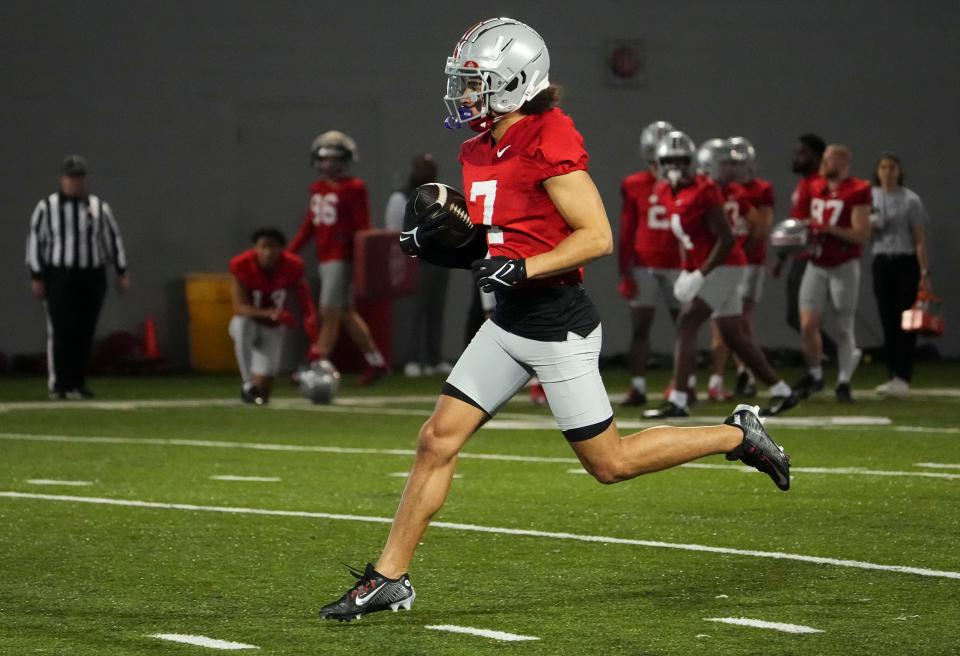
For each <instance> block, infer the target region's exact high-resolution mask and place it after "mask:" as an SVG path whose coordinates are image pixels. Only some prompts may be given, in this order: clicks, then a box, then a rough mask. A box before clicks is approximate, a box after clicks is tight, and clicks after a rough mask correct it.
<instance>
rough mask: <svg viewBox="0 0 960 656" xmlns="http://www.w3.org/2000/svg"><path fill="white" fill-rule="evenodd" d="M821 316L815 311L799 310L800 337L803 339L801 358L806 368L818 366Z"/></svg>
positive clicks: (821, 346)
mask: <svg viewBox="0 0 960 656" xmlns="http://www.w3.org/2000/svg"><path fill="white" fill-rule="evenodd" d="M821 321H822V315H821V313H820V312H816V311H815V310H800V335H801V337H802V338H803V358H804V360H806V363H807V366H808V367H815V366H820V362H821V360H822V359H823V343H822V342H821V340H820V323H821Z"/></svg>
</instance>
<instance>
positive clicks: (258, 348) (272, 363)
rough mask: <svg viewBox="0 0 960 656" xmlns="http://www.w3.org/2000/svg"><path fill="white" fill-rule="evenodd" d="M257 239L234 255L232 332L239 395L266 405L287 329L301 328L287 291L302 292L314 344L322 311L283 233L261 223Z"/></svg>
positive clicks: (306, 325)
mask: <svg viewBox="0 0 960 656" xmlns="http://www.w3.org/2000/svg"><path fill="white" fill-rule="evenodd" d="M252 239H253V248H251V249H249V250H246V251H244V252H242V253H240V254H239V255H237V256H236V257H234V258H233V259H232V260H230V273H231V274H233V287H232V295H233V311H234V316H233V318H232V319H231V320H230V336H231V337H232V338H233V343H234V348H235V349H236V353H237V364H238V365H239V367H240V375H241V377H242V378H243V388H242V389H241V391H240V398H241V399H243V401H244V402H245V403H254V404H256V405H264V404H265V403H267V402H268V401H269V400H270V392H271V390H272V389H273V379H274V377H275V376H276V375H277V370H278V369H279V367H280V357H281V355H282V354H283V339H284V336H285V335H286V332H287V329H288V328H295V327H296V319H295V318H294V316H293V313H292V312H290V310H288V309H287V297H288V295H289V294H290V293H291V292H292V293H294V294H296V296H297V301H298V302H299V305H300V312H301V314H302V315H303V329H304V330H305V331H306V333H307V337H309V338H310V341H311V343H312V342H315V341H316V339H317V315H316V312H315V310H314V307H313V301H312V300H311V299H310V288H309V287H308V286H307V281H306V280H304V277H303V262H301V261H300V258H299V257H297V256H296V255H294V254H293V253H287V252H285V251H284V250H283V246H284V244H285V243H286V239H285V238H284V236H283V233H282V232H280V231H279V230H277V229H276V228H260V229H259V230H257V231H256V232H254V233H253V238H252Z"/></svg>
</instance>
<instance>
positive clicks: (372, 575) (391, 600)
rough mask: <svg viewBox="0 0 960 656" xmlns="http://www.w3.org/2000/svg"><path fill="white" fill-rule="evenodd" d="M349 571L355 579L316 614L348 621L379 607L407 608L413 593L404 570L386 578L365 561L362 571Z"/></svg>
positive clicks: (388, 608) (394, 610) (374, 611)
mask: <svg viewBox="0 0 960 656" xmlns="http://www.w3.org/2000/svg"><path fill="white" fill-rule="evenodd" d="M349 569H350V573H351V574H352V575H353V576H355V577H356V578H357V582H356V583H355V584H354V585H353V587H352V588H350V589H349V590H348V591H347V594H345V595H343V596H342V597H340V599H338V600H337V601H335V602H333V603H330V604H327V605H326V606H324V607H323V608H321V609H320V617H322V618H323V619H325V620H339V621H341V622H350V621H352V620H358V619H360V618H361V617H363V616H364V615H366V614H367V613H376V612H377V611H381V610H392V611H393V612H394V613H396V612H397V611H398V610H399V609H401V608H403V609H405V610H410V607H411V606H412V605H413V600H414V599H416V598H417V593H416V592H415V591H414V589H413V586H412V585H411V584H410V577H408V576H407V575H406V574H404V575H403V576H401V577H400V578H398V579H388V578H387V577H385V576H384V575H383V574H380V573H379V572H377V570H375V569H373V564H372V563H367V568H366V570H364V571H363V573H361V572H359V571H357V570H355V569H354V568H352V567H350V568H349Z"/></svg>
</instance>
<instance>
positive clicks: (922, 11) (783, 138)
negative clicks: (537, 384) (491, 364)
mask: <svg viewBox="0 0 960 656" xmlns="http://www.w3.org/2000/svg"><path fill="white" fill-rule="evenodd" d="M478 12H480V13H482V14H483V15H480V13H478ZM498 14H499V15H510V16H514V17H516V18H519V19H521V20H524V21H527V22H529V23H531V24H533V25H534V26H536V27H537V28H538V29H539V30H540V31H541V33H542V34H543V36H544V37H545V39H546V40H547V42H548V44H549V46H550V48H551V56H552V71H551V76H552V78H553V80H554V81H556V82H558V83H561V84H563V85H564V87H565V101H564V106H565V108H566V110H567V111H568V112H569V113H571V114H572V115H573V117H574V119H575V120H576V123H577V126H578V128H579V129H580V131H581V132H582V133H583V134H584V137H585V139H586V143H587V147H588V149H589V151H590V154H591V172H592V174H593V176H594V178H595V180H596V182H597V184H598V186H599V188H600V191H601V193H602V195H603V197H604V199H605V201H606V205H607V211H608V213H609V214H610V218H611V220H612V221H613V223H614V224H615V226H616V224H617V223H618V222H619V181H620V180H621V179H622V177H623V176H624V175H625V174H627V173H629V172H631V171H632V170H635V169H636V168H637V167H638V166H639V164H640V163H639V161H638V158H637V153H636V143H637V137H638V133H639V129H640V127H641V126H642V125H643V124H645V123H647V122H649V121H651V120H654V119H660V118H666V119H668V120H670V121H672V122H674V123H675V124H676V125H678V126H681V127H682V128H683V129H685V130H686V131H688V132H689V133H690V134H691V136H693V137H694V139H695V140H697V141H700V140H702V139H705V138H707V137H710V136H726V135H731V134H744V135H746V136H748V137H749V138H751V139H752V140H753V142H754V144H755V145H756V146H757V149H758V151H759V155H760V166H761V173H762V174H763V175H764V176H765V177H768V178H770V179H771V180H772V181H773V182H774V183H775V185H776V188H777V201H778V205H779V207H778V215H782V214H784V212H785V208H786V206H787V204H788V202H789V194H790V190H791V189H792V186H793V184H794V178H793V177H792V175H791V174H790V172H789V157H790V149H791V147H792V144H793V141H794V138H795V137H796V136H797V135H798V134H800V133H802V132H806V131H817V132H820V133H821V134H823V135H824V136H825V137H826V138H827V139H828V140H829V141H840V142H843V143H846V144H848V145H849V146H850V147H851V148H852V149H853V151H854V153H855V157H856V163H855V169H856V173H858V174H860V175H867V174H868V172H869V169H870V167H871V165H872V163H873V160H874V159H875V157H876V155H877V153H879V152H880V151H881V150H886V149H892V150H895V151H897V152H898V153H900V154H901V155H902V157H903V159H904V162H905V165H906V170H907V175H908V178H909V181H908V184H909V186H911V187H912V188H914V189H915V190H916V191H918V192H919V193H920V195H921V196H922V197H923V198H924V200H925V201H926V203H927V206H928V208H929V210H930V213H931V215H932V216H933V219H934V224H933V226H932V227H931V230H930V232H931V236H932V239H931V260H932V266H933V269H934V282H935V285H936V289H937V291H938V292H939V293H941V294H942V295H943V296H945V297H946V298H947V299H957V298H958V296H960V295H958V293H957V292H958V291H960V275H958V274H960V267H958V265H957V261H956V257H955V255H954V253H955V252H956V246H957V245H958V239H960V229H958V227H957V225H956V220H957V217H956V210H957V207H956V206H957V202H956V198H957V194H956V189H955V188H953V186H952V185H953V184H956V180H957V173H958V171H957V166H956V157H957V153H960V127H958V120H957V117H958V116H960V103H958V94H960V91H958V89H960V80H958V71H960V54H958V52H960V49H958V47H957V41H956V39H957V29H958V26H960V4H958V3H957V2H956V1H950V2H924V3H905V2H883V1H882V2H844V3H840V2H824V1H822V0H804V1H803V2H799V1H798V2H776V1H757V0H754V1H750V2H726V3H719V2H712V1H707V0H698V1H693V0H691V1H675V2H670V3H665V2H656V3H654V2H631V3H627V2H602V1H601V2H590V3H587V2H558V1H552V2H512V3H503V2H492V3H491V2H488V3H484V4H483V5H482V7H481V6H480V5H477V4H476V3H449V2H448V3H433V4H405V3H395V4H392V5H389V4H387V3H382V2H378V3H373V2H367V1H364V0H360V1H354V2H349V3H344V2H269V3H268V2H256V1H252V0H240V1H234V2H229V3H226V2H216V3H214V2H142V1H132V2H122V3H121V2H82V3H81V2H42V3H41V2H27V1H23V0H16V1H12V0H7V1H5V2H3V3H0V88H2V89H3V100H2V103H0V126H2V128H0V129H2V130H3V140H2V143H3V154H4V156H3V157H2V158H0V181H2V182H0V189H2V193H0V212H2V217H3V219H2V220H3V239H2V240H0V267H2V274H0V275H2V278H0V279H2V281H3V283H2V284H0V307H3V308H4V311H3V313H4V315H5V320H4V321H3V329H2V334H0V351H5V352H7V353H8V354H9V353H22V352H38V351H41V350H42V349H43V346H44V334H43V313H42V309H41V307H40V305H39V304H38V303H36V302H35V301H34V300H33V299H32V297H31V296H30V294H29V287H28V284H27V276H26V273H25V271H24V268H23V264H22V260H23V244H24V237H25V234H26V229H27V223H28V219H29V215H30V212H31V210H32V209H33V207H34V205H35V203H36V201H37V200H38V199H39V198H40V197H41V196H42V195H45V194H47V193H49V192H51V191H53V190H54V188H55V185H56V173H57V166H58V163H59V161H60V160H61V158H62V157H63V156H64V155H65V154H66V153H69V152H81V153H83V154H85V155H86V156H87V157H88V159H89V161H90V165H91V168H92V171H93V174H92V175H91V178H90V182H91V187H92V189H93V190H94V191H95V192H97V193H100V194H101V195H102V196H104V197H105V198H106V199H108V200H109V201H110V202H111V203H112V205H113V207H114V210H115V213H116V216H117V218H118V220H119V222H120V225H121V229H122V231H123V234H124V238H125V241H126V243H127V249H128V252H129V256H130V260H131V266H130V275H131V280H132V285H133V286H132V291H131V293H130V295H129V296H128V297H126V298H124V299H122V300H118V299H117V298H116V296H113V295H111V297H110V298H109V299H108V301H107V304H106V307H105V310H104V314H103V316H102V320H101V324H100V333H101V334H104V333H106V332H108V331H111V330H116V329H124V328H125V329H135V328H136V327H137V326H138V325H139V322H141V321H142V320H143V318H144V316H145V315H147V314H154V315H156V316H157V318H158V323H159V331H160V336H161V345H162V347H163V348H164V350H165V354H166V355H167V356H168V358H170V359H171V360H172V361H173V362H174V363H177V364H183V363H185V362H186V352H187V351H186V348H187V328H186V323H185V310H184V307H183V297H182V276H183V274H184V273H186V272H192V271H222V270H224V269H225V264H226V262H227V260H228V258H229V257H230V256H231V255H232V254H234V253H235V252H237V251H239V250H240V249H242V248H244V247H245V246H246V243H247V241H246V240H247V235H248V234H249V232H250V231H251V229H252V228H253V227H255V226H257V225H260V224H276V225H278V226H281V227H283V228H284V229H285V230H286V231H287V232H288V233H291V234H292V232H293V231H294V230H295V229H296V226H297V225H298V223H299V219H300V216H301V213H302V211H303V209H304V205H305V201H306V193H305V188H306V185H307V184H308V183H309V181H310V179H311V171H310V169H309V168H308V167H307V148H308V144H309V141H310V139H311V138H312V136H313V135H314V134H316V133H317V132H319V131H322V130H326V129H330V128H334V127H336V128H339V129H342V130H345V131H347V132H349V133H351V134H353V135H354V136H355V137H356V139H357V141H358V143H359V145H360V152H361V159H360V162H359V163H358V165H357V166H356V172H357V173H358V174H359V175H361V176H362V177H364V178H365V179H366V180H367V181H368V184H369V186H370V190H371V200H372V206H373V208H374V216H375V222H377V221H381V220H382V219H381V216H380V215H381V212H382V207H383V205H384V203H385V201H386V198H387V195H388V194H389V192H390V191H391V189H392V188H393V187H394V185H395V184H396V181H397V180H398V176H399V175H400V174H401V173H402V172H403V170H404V169H405V167H406V163H407V162H408V160H409V158H410V156H411V155H412V154H413V153H415V152H418V151H423V150H427V151H431V152H433V153H434V154H435V156H436V157H437V159H438V161H439V163H440V166H441V177H442V179H443V180H445V181H447V182H450V183H452V184H458V173H457V170H456V159H455V154H456V151H457V146H458V144H459V142H460V140H461V139H462V138H463V137H464V136H467V135H465V134H464V133H451V132H448V131H446V130H444V129H443V128H442V127H441V120H442V118H443V111H444V109H443V105H442V102H441V100H440V98H441V96H442V93H443V90H444V79H443V75H442V67H443V63H444V59H445V57H446V56H447V55H448V54H449V51H450V49H451V47H452V45H453V44H454V42H455V41H456V38H457V37H458V36H459V35H460V34H461V32H462V31H463V30H464V29H465V28H466V27H468V26H469V25H471V24H472V23H473V22H475V21H476V20H477V19H478V18H483V17H484V16H486V15H498ZM618 38H622V39H643V40H645V42H646V52H647V72H648V77H649V80H648V83H647V84H646V85H645V86H643V87H640V88H634V89H615V88H609V87H607V86H606V85H605V83H604V79H605V78H604V67H603V61H602V60H603V51H604V43H605V41H607V40H609V39H618ZM305 253H307V252H306V251H305ZM307 254H308V255H309V253H307ZM866 268H868V267H866ZM468 285H469V282H468V279H467V277H466V275H465V274H464V273H463V272H457V273H456V274H455V276H454V279H453V280H452V282H451V288H450V294H449V298H450V304H449V308H448V314H447V323H448V330H447V335H448V337H447V341H446V343H445V350H446V352H447V353H448V355H450V356H451V357H453V356H455V355H456V353H457V352H458V348H459V346H460V341H461V334H462V324H463V317H464V315H465V312H466V299H467V297H468V294H467V293H466V290H467V288H468ZM587 286H588V288H589V290H590V292H591V294H592V296H593V298H594V299H595V300H596V302H597V304H598V306H599V307H600V310H601V313H602V315H603V317H604V321H605V332H606V335H605V337H606V339H605V344H604V351H605V352H606V353H616V352H622V351H624V350H625V349H626V343H627V340H628V334H629V330H628V325H627V324H628V315H627V311H626V308H625V307H624V304H623V303H622V302H621V300H620V299H619V297H618V296H617V295H616V291H615V289H616V265H615V259H614V258H607V259H606V260H604V261H602V262H599V263H596V264H593V265H591V266H590V267H589V269H588V275H587ZM768 289H769V291H768V294H767V298H766V299H765V301H764V305H763V307H762V318H761V321H760V327H759V328H760V334H761V336H762V338H763V341H764V342H765V343H767V344H770V345H790V346H795V345H796V344H797V339H796V336H795V335H794V334H792V333H791V332H790V331H789V330H788V329H787V328H786V327H785V326H784V323H783V319H782V317H783V295H782V283H780V282H777V283H772V284H771V285H770V286H769V287H768ZM860 307H861V311H860V315H861V319H860V321H859V322H858V332H859V336H860V339H861V341H862V342H863V343H865V344H867V345H870V344H873V343H876V342H877V333H878V322H877V318H876V310H875V304H874V301H873V295H872V291H871V287H870V280H869V275H867V276H865V280H864V285H863V290H862V294H861V306H860ZM946 309H947V320H948V324H949V325H950V326H951V332H950V334H949V335H948V336H947V337H946V338H944V339H942V340H940V342H939V346H940V348H941V350H942V351H944V352H946V353H949V354H951V355H957V354H960V304H957V303H948V304H947V308H946ZM225 338H226V336H225ZM670 339H671V336H670V332H669V330H668V329H667V327H666V326H664V325H663V323H662V322H661V323H660V325H659V326H658V328H657V330H656V331H655V340H656V344H655V348H656V349H658V350H661V351H666V350H668V349H669V343H670Z"/></svg>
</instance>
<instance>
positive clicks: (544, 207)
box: [460, 108, 588, 285]
mask: <svg viewBox="0 0 960 656" xmlns="http://www.w3.org/2000/svg"><path fill="white" fill-rule="evenodd" d="M587 160H588V155H587V151H586V150H585V149H584V147H583V137H582V136H580V133H579V132H577V129H576V128H575V127H574V125H573V121H572V120H571V119H570V117H569V116H567V115H566V114H564V113H563V112H562V111H560V110H559V109H556V108H554V109H550V110H547V111H546V112H544V113H542V114H532V115H529V116H525V117H524V118H522V119H521V120H519V121H517V122H516V123H514V124H513V125H511V126H510V127H509V128H508V129H507V131H506V132H505V133H504V135H503V136H502V137H501V138H500V141H499V142H495V141H494V140H493V135H492V133H491V131H490V130H488V131H486V132H484V133H483V134H481V135H479V136H476V137H474V138H473V139H470V140H469V141H466V142H465V143H464V144H463V146H461V148H460V164H461V166H462V167H463V191H464V196H465V197H466V199H467V210H468V211H469V213H470V220H471V221H472V222H473V223H474V224H475V225H478V226H484V227H486V228H487V244H488V246H489V248H490V255H491V256H498V255H503V256H506V257H509V258H528V257H533V256H534V255H539V254H540V253H545V252H547V251H550V250H553V249H554V248H556V246H557V244H559V243H560V242H561V241H563V240H564V239H566V237H567V236H568V235H570V234H571V233H572V232H573V230H572V229H571V228H570V226H568V225H567V222H566V221H564V219H563V217H562V216H561V215H560V212H558V211H557V208H556V206H555V205H554V204H553V201H552V200H551V199H550V196H549V195H548V194H547V191H546V189H544V187H543V181H544V180H546V179H547V178H552V177H554V176H558V175H566V174H567V173H572V172H573V171H585V170H586V169H587ZM582 280H583V271H582V270H579V271H571V272H568V273H565V274H561V275H559V276H556V277H554V278H549V279H546V280H544V281H543V284H552V285H557V284H578V283H580V282H581V281H582Z"/></svg>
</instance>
